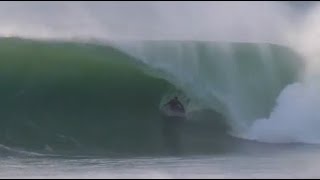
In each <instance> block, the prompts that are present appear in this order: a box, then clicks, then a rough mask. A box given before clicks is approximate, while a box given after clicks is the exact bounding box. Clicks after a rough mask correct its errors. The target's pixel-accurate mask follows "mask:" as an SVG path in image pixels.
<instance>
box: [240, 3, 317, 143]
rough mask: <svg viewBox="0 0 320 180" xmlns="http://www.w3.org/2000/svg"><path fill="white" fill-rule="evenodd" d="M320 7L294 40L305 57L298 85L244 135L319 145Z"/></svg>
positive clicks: (298, 50) (287, 89)
mask: <svg viewBox="0 0 320 180" xmlns="http://www.w3.org/2000/svg"><path fill="white" fill-rule="evenodd" d="M318 19H319V6H315V7H314V9H313V10H312V11H310V13H309V14H307V15H306V17H305V21H304V23H303V24H301V26H300V29H299V33H298V34H299V36H297V38H295V39H293V40H291V41H292V44H293V47H294V49H296V51H297V52H299V53H300V54H302V55H303V58H304V60H305V71H304V74H303V76H302V78H301V80H300V81H299V82H296V83H294V84H290V85H289V86H287V87H286V88H285V89H284V90H283V91H282V92H281V94H280V96H279V98H278V99H277V105H276V106H275V107H274V109H273V111H272V113H271V114H270V116H269V117H268V118H263V119H258V120H257V121H256V122H255V123H254V124H253V126H252V127H251V129H250V131H248V133H247V134H246V135H245V136H244V137H246V138H249V139H254V140H257V141H263V142H270V143H275V142H277V143H291V142H294V143H317V144H318V143H320V133H319V130H320V114H319V105H320V95H319V90H320V82H319V77H320V74H319V68H320V66H319V59H320V56H319V41H318V40H317V36H318V34H319V32H320V28H319V24H318V23H317V22H318Z"/></svg>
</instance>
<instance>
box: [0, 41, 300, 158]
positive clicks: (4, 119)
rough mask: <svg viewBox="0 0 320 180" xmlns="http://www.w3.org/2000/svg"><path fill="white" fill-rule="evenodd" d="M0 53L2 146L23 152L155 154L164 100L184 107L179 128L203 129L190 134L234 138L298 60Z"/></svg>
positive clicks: (184, 49) (164, 47)
mask: <svg viewBox="0 0 320 180" xmlns="http://www.w3.org/2000/svg"><path fill="white" fill-rule="evenodd" d="M0 46H1V48H0V56H1V62H0V63H1V66H0V73H1V79H0V82H1V87H2V88H1V91H0V97H1V99H2V100H1V102H0V106H1V121H0V123H1V126H0V127H1V135H2V141H3V143H5V144H8V145H17V146H27V147H43V146H46V145H47V144H50V147H52V146H53V147H54V148H59V147H60V148H72V147H74V146H76V147H77V148H81V147H84V146H90V147H103V148H107V149H108V150H110V151H115V152H120V151H121V150H123V151H130V152H132V151H139V150H142V149H144V150H146V149H148V150H149V151H150V150H151V151H159V149H161V146H162V144H161V141H162V140H161V139H162V135H161V128H159V127H160V126H161V121H160V120H159V105H160V104H161V103H162V102H161V101H162V100H163V99H164V98H165V97H167V96H170V95H172V94H174V93H179V94H180V95H182V96H185V97H187V98H188V99H189V100H190V103H189V104H188V105H186V108H187V112H188V113H189V114H188V119H189V120H191V121H189V123H196V124H202V123H203V122H204V121H203V120H209V121H210V122H213V126H210V128H209V126H206V125H203V126H202V127H201V130H200V131H206V132H210V131H213V132H214V131H217V132H218V131H226V130H227V129H229V130H230V131H231V133H233V134H237V133H239V132H242V131H243V130H244V129H246V128H247V126H249V125H251V123H252V122H253V121H254V120H255V119H256V118H260V117H264V116H266V114H268V113H269V112H270V111H271V109H272V107H273V106H274V103H275V102H274V101H275V98H276V97H277V96H278V94H279V92H280V91H281V90H282V89H283V88H284V87H285V86H286V85H287V84H290V83H292V82H294V81H296V78H297V76H298V75H299V72H300V70H301V69H300V68H301V64H300V61H299V56H297V55H296V54H295V53H294V52H292V51H291V50H290V49H288V48H285V47H282V46H278V45H271V44H251V43H218V42H204V41H138V42H134V41H131V42H113V43H111V44H109V45H97V44H92V43H89V44H86V43H76V42H75V43H64V42H49V41H33V40H23V39H14V38H12V39H11V38H3V39H1V41H0ZM205 110H209V112H210V111H211V112H214V113H205ZM196 112H200V115H199V114H198V115H195V114H196ZM201 112H203V113H202V114H201ZM207 112H208V111H207ZM216 112H218V113H219V114H220V115H222V116H223V117H224V118H223V119H221V117H220V115H218V114H217V113H216ZM221 121H223V122H222V123H220V122H221ZM192 126H194V125H192ZM225 126H227V127H225ZM200 131H197V132H193V133H194V134H192V135H191V134H190V135H189V137H190V138H192V137H195V135H196V134H197V133H199V132H200ZM49 149H50V148H49Z"/></svg>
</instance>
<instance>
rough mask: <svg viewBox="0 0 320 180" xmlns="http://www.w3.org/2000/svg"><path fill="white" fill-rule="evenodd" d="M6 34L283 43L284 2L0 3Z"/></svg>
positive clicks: (286, 10) (286, 24)
mask: <svg viewBox="0 0 320 180" xmlns="http://www.w3.org/2000/svg"><path fill="white" fill-rule="evenodd" d="M0 10H1V14H0V15H1V18H0V20H1V27H2V28H1V29H0V33H1V34H3V35H6V36H28V37H44V38H51V37H60V38H61V37H62V38H74V37H77V38H83V39H84V38H105V39H127V40H128V39H129V40H130V39H139V40H150V39H157V40H163V39H165V40H210V41H232V42H235V41H244V42H249V41H253V42H278V43H283V38H282V37H283V33H286V31H287V30H289V29H290V26H291V22H290V21H288V19H289V18H291V17H292V16H291V15H293V14H292V13H293V12H292V9H291V8H290V7H289V6H288V5H287V4H286V3H283V2H1V7H0Z"/></svg>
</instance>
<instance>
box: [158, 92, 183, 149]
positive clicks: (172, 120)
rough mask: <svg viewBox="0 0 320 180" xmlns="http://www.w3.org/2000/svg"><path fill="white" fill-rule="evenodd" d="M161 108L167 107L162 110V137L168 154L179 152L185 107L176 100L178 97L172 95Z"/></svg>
mask: <svg viewBox="0 0 320 180" xmlns="http://www.w3.org/2000/svg"><path fill="white" fill-rule="evenodd" d="M163 108H167V110H166V111H171V113H168V112H166V111H165V112H163V116H162V117H163V118H162V119H163V129H162V130H163V137H164V143H165V147H166V149H167V150H168V151H169V153H170V154H179V153H181V143H180V141H181V140H180V139H181V129H182V125H183V122H184V120H185V108H184V106H183V104H182V103H181V102H180V101H179V100H178V97H174V98H173V99H171V100H170V101H169V102H168V103H166V104H165V105H164V106H163Z"/></svg>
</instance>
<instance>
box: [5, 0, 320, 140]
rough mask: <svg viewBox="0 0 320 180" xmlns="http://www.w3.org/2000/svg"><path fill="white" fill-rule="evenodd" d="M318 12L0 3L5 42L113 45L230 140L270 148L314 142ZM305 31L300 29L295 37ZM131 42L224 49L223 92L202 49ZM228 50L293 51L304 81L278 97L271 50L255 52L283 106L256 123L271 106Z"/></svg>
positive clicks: (200, 5)
mask: <svg viewBox="0 0 320 180" xmlns="http://www.w3.org/2000/svg"><path fill="white" fill-rule="evenodd" d="M316 10H317V9H315V10H314V11H308V12H300V11H296V10H295V9H294V8H293V7H291V6H289V5H288V3H286V2H1V3H0V22H1V23H0V26H1V28H0V34H1V35H2V36H19V37H27V38H45V39H47V38H49V39H73V40H88V39H94V40H98V41H108V42H109V41H112V42H113V43H114V45H115V46H116V47H117V48H118V49H120V50H122V51H123V52H125V53H127V54H129V55H132V56H133V57H135V58H137V59H139V60H140V61H142V62H144V63H145V64H148V65H149V66H151V67H153V68H155V69H159V70H161V71H162V72H165V73H166V74H169V76H168V77H166V78H165V79H166V80H169V81H170V82H171V83H173V84H175V85H176V86H178V87H179V88H181V89H184V91H185V92H186V93H187V94H188V95H192V96H193V97H195V100H199V101H201V103H202V105H203V104H204V106H205V107H206V108H207V107H209V108H213V109H214V110H216V111H219V112H220V113H222V114H224V115H225V116H226V117H227V118H228V119H229V121H230V122H229V123H230V124H231V126H234V130H239V132H236V133H233V134H234V135H236V136H240V137H243V138H248V139H254V140H258V141H268V142H292V141H294V142H309V141H311V142H317V140H318V139H319V138H318V137H320V133H317V131H316V130H317V129H319V128H317V127H318V124H320V123H318V120H317V119H318V118H319V117H320V115H318V113H317V112H316V110H317V108H316V107H318V104H320V103H319V101H320V98H318V95H317V92H318V81H317V80H316V79H317V78H315V77H317V72H318V68H317V67H318V65H317V62H318V61H317V57H318V55H317V54H314V53H315V52H317V49H313V48H314V47H318V46H316V45H314V44H313V43H314V39H315V38H314V37H316V34H317V33H318V28H317V27H318V26H317V25H316V23H314V22H316V21H317V19H318V18H317V13H316V12H317V11H316ZM301 17H307V19H304V18H301ZM300 26H302V27H303V28H301V29H297V27H300ZM130 40H137V41H140V40H169V41H170V40H171V41H172V40H184V41H185V40H189V41H219V42H223V43H221V44H220V45H219V46H220V48H221V49H222V52H223V53H222V55H221V56H222V57H223V58H221V59H219V61H223V62H220V64H219V63H218V67H220V68H221V69H223V70H225V73H221V74H220V76H221V77H223V78H224V80H225V82H224V83H222V84H223V85H222V86H218V85H217V83H216V81H211V79H210V76H211V77H212V75H215V76H217V75H216V74H210V73H208V74H209V75H208V74H202V73H201V72H203V71H202V70H203V68H205V67H206V68H208V69H209V70H210V67H211V68H214V66H217V63H214V61H215V59H213V60H211V59H210V58H207V60H206V62H205V63H204V61H203V60H201V58H200V57H199V53H198V52H199V49H197V47H195V46H193V45H179V44H178V45H169V46H167V45H166V48H167V49H166V48H165V47H161V46H160V47H159V46H149V44H144V43H142V44H139V43H133V45H132V44H129V45H128V43H127V41H130ZM119 41H121V42H123V41H125V43H123V44H121V43H119ZM224 42H254V43H258V44H259V43H260V44H261V43H274V44H281V45H286V46H289V47H290V48H293V49H294V50H295V51H297V52H298V53H300V54H302V55H303V56H304V58H305V59H306V61H305V63H306V66H307V68H306V71H305V72H306V76H303V78H301V79H297V80H296V81H298V82H297V83H296V84H289V85H288V86H287V87H286V88H284V89H283V90H282V89H279V87H282V86H281V83H280V82H279V77H278V76H277V74H276V73H275V72H274V69H275V66H276V63H274V62H272V61H271V60H270V59H273V58H274V57H273V56H274V54H273V53H272V52H271V50H270V48H269V46H268V45H261V46H259V45H258V46H259V47H260V48H259V50H258V52H259V55H258V56H254V58H257V57H259V60H257V62H259V63H261V64H262V66H261V67H263V68H264V69H263V71H261V72H263V73H262V74H263V75H261V76H260V78H263V80H265V81H264V82H267V83H268V86H269V87H276V88H274V89H272V88H271V90H270V89H268V90H269V91H268V93H271V94H272V95H273V96H276V97H277V96H278V94H277V93H279V98H278V99H277V104H276V106H275V107H274V108H273V110H272V111H271V112H268V113H267V114H269V116H268V115H264V116H265V117H259V118H257V114H259V115H261V114H266V113H265V110H266V109H269V108H266V107H264V106H267V105H265V103H264V102H262V101H260V99H259V97H258V96H253V94H252V93H251V92H252V91H251V90H250V89H249V88H250V86H248V85H249V84H250V83H253V84H255V85H257V84H258V85H259V81H260V80H261V79H257V78H256V79H253V80H252V81H251V80H250V79H249V78H247V79H245V78H243V77H240V76H238V75H239V74H241V73H238V71H237V69H238V68H239V67H238V66H239V64H237V59H238V57H236V56H235V54H234V51H235V50H234V49H233V47H232V46H229V45H225V44H224ZM300 45H301V46H300ZM170 46H171V47H170ZM168 47H169V48H168ZM206 48H207V49H210V47H206ZM137 52H138V53H137ZM207 52H209V53H207V55H208V54H210V51H209V50H207ZM173 59H174V60H173ZM205 65H207V66H205ZM259 67H260V66H259ZM253 68H254V67H253ZM209 70H208V71H209ZM249 70H250V69H249ZM251 70H252V69H251ZM309 74H312V75H309ZM315 74H316V75H315ZM299 80H300V81H299ZM260 84H261V82H260ZM279 84H280V85H279ZM220 85H221V84H220ZM217 86H218V87H217ZM219 88H220V89H219ZM253 91H254V90H253ZM254 92H256V91H254ZM257 92H260V91H259V90H257ZM280 92H281V93H280ZM257 94H259V93H257ZM261 96H263V95H261ZM261 96H260V97H261ZM273 96H272V97H273ZM297 97H299V98H297ZM318 99H319V100H318ZM273 100H274V99H273ZM269 104H270V103H269ZM269 104H268V105H269ZM306 107H309V108H306ZM262 112H263V113H262ZM302 119H304V120H302ZM254 121H255V122H254ZM252 123H253V124H252ZM240 132H241V133H240Z"/></svg>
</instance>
